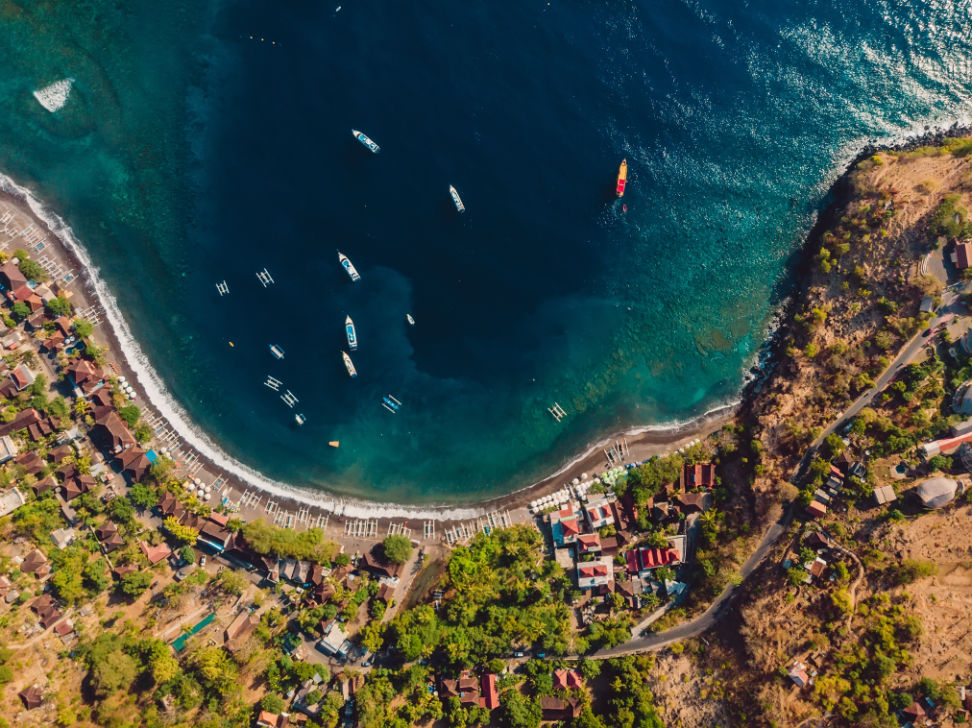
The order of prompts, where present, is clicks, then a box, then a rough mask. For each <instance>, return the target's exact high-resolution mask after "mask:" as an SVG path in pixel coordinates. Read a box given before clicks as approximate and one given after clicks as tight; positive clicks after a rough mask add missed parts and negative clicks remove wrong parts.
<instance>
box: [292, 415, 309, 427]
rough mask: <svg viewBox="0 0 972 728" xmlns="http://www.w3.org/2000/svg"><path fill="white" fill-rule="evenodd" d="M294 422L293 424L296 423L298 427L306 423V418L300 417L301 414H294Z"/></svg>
mask: <svg viewBox="0 0 972 728" xmlns="http://www.w3.org/2000/svg"><path fill="white" fill-rule="evenodd" d="M294 421H295V422H296V423H297V424H298V425H302V424H304V423H305V422H307V418H306V417H304V415H301V414H296V415H294Z"/></svg>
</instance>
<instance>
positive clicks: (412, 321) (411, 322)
mask: <svg viewBox="0 0 972 728" xmlns="http://www.w3.org/2000/svg"><path fill="white" fill-rule="evenodd" d="M405 320H406V321H408V325H409V326H415V319H413V318H412V314H410V313H407V314H405Z"/></svg>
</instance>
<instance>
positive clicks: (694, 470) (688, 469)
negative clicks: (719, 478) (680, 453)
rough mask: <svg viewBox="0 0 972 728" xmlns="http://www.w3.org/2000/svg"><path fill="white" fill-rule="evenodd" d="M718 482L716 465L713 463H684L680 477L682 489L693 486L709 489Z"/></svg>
mask: <svg viewBox="0 0 972 728" xmlns="http://www.w3.org/2000/svg"><path fill="white" fill-rule="evenodd" d="M715 483H716V474H715V465H713V464H712V463H704V464H703V463H696V464H695V465H683V466H682V474H681V476H680V477H679V483H678V484H679V486H680V488H681V490H683V491H685V490H691V489H692V488H706V489H709V488H711V487H712V486H714V485H715Z"/></svg>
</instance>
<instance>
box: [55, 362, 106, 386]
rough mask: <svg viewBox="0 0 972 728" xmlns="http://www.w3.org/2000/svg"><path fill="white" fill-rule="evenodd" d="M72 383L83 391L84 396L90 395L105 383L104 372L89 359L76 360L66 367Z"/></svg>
mask: <svg viewBox="0 0 972 728" xmlns="http://www.w3.org/2000/svg"><path fill="white" fill-rule="evenodd" d="M64 371H65V372H66V373H67V375H68V377H69V378H70V380H71V383H72V384H73V385H74V386H75V387H77V388H78V389H80V390H81V392H82V393H83V394H84V395H89V394H91V393H92V392H94V391H95V390H96V389H98V388H99V387H101V385H102V384H103V383H104V378H105V375H104V372H103V371H102V370H101V368H100V367H98V366H96V365H95V364H93V363H92V362H90V361H88V360H87V359H74V360H72V361H71V362H70V363H69V364H68V365H67V366H66V367H64Z"/></svg>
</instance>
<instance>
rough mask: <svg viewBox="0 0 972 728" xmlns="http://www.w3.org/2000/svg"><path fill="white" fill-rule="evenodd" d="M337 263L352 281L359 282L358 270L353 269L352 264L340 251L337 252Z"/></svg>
mask: <svg viewBox="0 0 972 728" xmlns="http://www.w3.org/2000/svg"><path fill="white" fill-rule="evenodd" d="M338 262H339V263H340V264H341V267H343V268H344V271H345V272H346V273H347V274H348V276H349V277H350V278H351V280H352V281H359V280H361V276H360V275H359V274H358V269H357V268H355V267H354V264H353V263H352V262H351V261H350V260H348V256H346V255H345V254H344V253H342V252H341V251H340V250H339V251H338Z"/></svg>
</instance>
